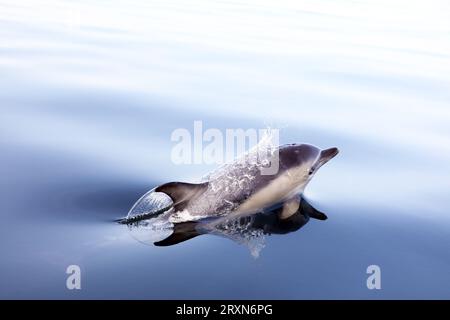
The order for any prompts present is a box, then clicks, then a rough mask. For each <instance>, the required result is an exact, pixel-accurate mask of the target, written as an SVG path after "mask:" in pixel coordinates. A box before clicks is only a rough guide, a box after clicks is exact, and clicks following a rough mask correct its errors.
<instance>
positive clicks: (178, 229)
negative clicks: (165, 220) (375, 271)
mask: <svg viewBox="0 0 450 320" xmlns="http://www.w3.org/2000/svg"><path fill="white" fill-rule="evenodd" d="M197 224H198V223H197V222H192V221H190V222H182V223H177V224H175V225H174V227H173V233H172V234H171V235H170V236H169V237H167V238H166V239H164V240H161V241H158V242H155V243H154V245H155V246H157V247H167V246H172V245H174V244H177V243H180V242H184V241H186V240H189V239H192V238H195V237H196V236H199V235H201V234H203V233H201V232H199V231H198V230H197Z"/></svg>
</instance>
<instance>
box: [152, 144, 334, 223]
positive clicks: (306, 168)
mask: <svg viewBox="0 0 450 320" xmlns="http://www.w3.org/2000/svg"><path fill="white" fill-rule="evenodd" d="M338 153H339V150H338V149H337V148H329V149H325V150H322V149H320V148H318V147H315V146H313V145H310V144H288V145H282V146H279V147H277V148H275V149H274V152H272V153H271V155H270V156H269V157H268V160H269V161H268V162H267V161H266V162H264V161H256V162H255V161H250V162H249V161H241V160H240V161H235V162H233V163H231V164H228V165H225V166H223V167H222V168H220V170H217V171H216V172H213V173H212V174H210V175H208V176H207V177H206V181H203V182H201V183H186V182H169V183H166V184H163V185H161V186H159V187H157V188H156V189H155V192H162V193H164V194H166V195H167V196H169V197H170V199H171V200H172V202H173V205H172V206H171V208H170V209H169V210H168V214H169V219H170V221H172V222H180V221H186V220H191V221H192V220H199V219H203V218H205V217H218V216H227V217H228V218H230V217H239V216H247V215H252V214H255V213H258V212H261V211H262V210H264V209H266V208H271V207H273V206H275V205H280V208H281V209H280V210H279V212H278V216H279V217H280V218H281V219H287V218H289V217H291V216H292V215H294V214H295V213H296V212H297V211H298V210H299V207H300V202H301V198H300V197H299V195H301V194H302V193H303V191H304V190H305V187H306V186H307V184H308V183H309V181H311V179H312V177H313V176H314V175H315V173H316V172H317V170H318V169H319V168H320V167H321V166H322V165H324V164H325V163H326V162H328V161H329V160H331V159H332V158H334V157H335V156H336V155H337V154H338ZM275 161H277V164H278V170H277V171H276V172H274V173H273V174H265V173H264V170H263V169H264V168H266V167H267V165H268V163H270V164H273V162H275ZM186 217H188V218H187V219H186Z"/></svg>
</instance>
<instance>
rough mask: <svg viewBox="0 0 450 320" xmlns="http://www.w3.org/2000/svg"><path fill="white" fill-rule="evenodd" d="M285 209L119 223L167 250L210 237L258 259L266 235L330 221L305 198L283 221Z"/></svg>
mask: <svg viewBox="0 0 450 320" xmlns="http://www.w3.org/2000/svg"><path fill="white" fill-rule="evenodd" d="M166 210H169V209H166ZM282 210H283V208H282V206H281V204H280V205H276V206H274V207H272V208H270V209H269V210H266V211H263V212H258V213H256V214H253V215H249V216H244V217H242V216H241V217H231V218H229V217H213V218H204V219H200V220H196V221H185V222H178V223H170V222H169V221H168V218H167V216H165V217H164V215H163V213H162V212H161V211H159V212H157V213H156V214H155V215H154V216H153V218H148V216H146V218H143V219H142V220H139V221H136V220H132V221H131V222H127V221H118V222H119V223H122V224H127V225H128V227H129V230H130V232H131V234H132V236H133V237H134V238H135V239H137V240H138V241H140V242H142V243H145V244H149V245H150V244H153V245H155V246H158V247H166V246H172V245H176V244H179V243H181V242H184V241H187V240H190V239H193V238H195V237H197V236H200V235H205V234H211V235H215V236H219V237H223V238H227V239H230V240H232V241H234V242H236V243H238V244H243V245H246V246H247V247H248V248H249V250H250V252H251V254H252V255H253V256H254V257H258V256H259V253H260V252H261V250H262V249H263V248H264V246H265V244H264V243H265V236H267V235H272V234H279V235H284V234H288V233H291V232H295V231H298V230H299V229H301V228H302V227H303V226H304V225H305V224H307V223H308V221H309V219H310V218H314V219H318V220H326V219H327V216H326V215H325V214H324V213H322V212H320V211H318V210H317V209H315V208H314V207H313V206H312V205H311V204H310V203H309V202H308V201H307V200H306V199H304V198H303V197H302V198H301V201H300V206H299V209H298V210H297V212H295V213H294V214H293V215H291V216H289V217H287V218H282V215H281V213H282ZM161 216H163V218H162V219H161V218H158V217H161ZM156 239H159V240H156Z"/></svg>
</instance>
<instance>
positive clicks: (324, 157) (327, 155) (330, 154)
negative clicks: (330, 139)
mask: <svg viewBox="0 0 450 320" xmlns="http://www.w3.org/2000/svg"><path fill="white" fill-rule="evenodd" d="M338 153H339V149H338V148H330V149H325V150H322V151H321V152H320V158H319V161H320V162H321V164H325V163H327V162H328V161H330V160H331V159H333V158H334V157H335V156H336V155H337V154H338Z"/></svg>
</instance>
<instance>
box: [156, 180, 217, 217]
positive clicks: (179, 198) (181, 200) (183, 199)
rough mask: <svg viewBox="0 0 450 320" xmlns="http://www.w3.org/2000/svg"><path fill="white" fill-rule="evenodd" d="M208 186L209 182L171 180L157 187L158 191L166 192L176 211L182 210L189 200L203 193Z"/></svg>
mask: <svg viewBox="0 0 450 320" xmlns="http://www.w3.org/2000/svg"><path fill="white" fill-rule="evenodd" d="M207 188H208V182H204V183H186V182H169V183H166V184H163V185H162V186H159V187H158V188H156V189H155V191H156V192H164V193H165V194H167V195H168V196H169V197H170V198H171V199H172V201H173V205H174V208H175V211H182V210H183V209H184V207H185V206H186V205H187V203H188V201H189V200H191V199H194V198H196V197H198V196H199V195H201V194H202V193H203V192H205V190H206V189H207Z"/></svg>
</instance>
